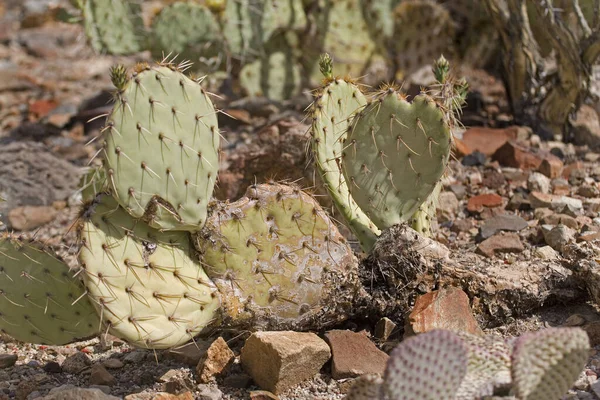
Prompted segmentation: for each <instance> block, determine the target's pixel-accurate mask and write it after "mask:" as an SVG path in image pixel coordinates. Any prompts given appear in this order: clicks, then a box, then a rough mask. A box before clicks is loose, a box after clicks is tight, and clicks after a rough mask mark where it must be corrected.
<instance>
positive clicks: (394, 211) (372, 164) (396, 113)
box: [342, 87, 452, 229]
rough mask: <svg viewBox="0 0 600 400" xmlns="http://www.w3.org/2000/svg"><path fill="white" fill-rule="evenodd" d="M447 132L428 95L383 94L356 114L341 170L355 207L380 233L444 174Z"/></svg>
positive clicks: (419, 201) (418, 202)
mask: <svg viewBox="0 0 600 400" xmlns="http://www.w3.org/2000/svg"><path fill="white" fill-rule="evenodd" d="M451 141H452V138H451V134H450V130H449V128H448V125H447V123H446V122H445V118H444V114H443V113H442V111H441V110H440V108H439V107H438V106H437V104H436V102H435V101H433V100H432V99H431V98H430V97H429V96H427V95H424V94H420V95H418V96H416V97H415V98H414V100H413V102H412V103H409V102H408V101H406V100H405V99H404V97H403V96H402V95H401V94H400V93H399V92H398V91H396V90H395V89H393V88H391V87H390V88H389V89H387V90H384V91H383V92H382V93H381V94H380V95H379V96H377V97H376V98H375V99H374V100H373V101H371V102H370V103H369V104H368V105H367V106H366V107H365V108H364V109H363V110H362V111H361V112H360V113H358V114H357V115H356V117H355V118H354V120H353V122H352V126H351V127H350V132H349V134H348V137H347V138H346V141H345V143H344V152H343V155H342V167H343V172H344V176H345V177H346V182H347V185H348V187H349V189H350V193H351V195H352V197H353V198H354V200H355V201H356V204H358V206H359V207H360V208H361V209H362V210H363V211H364V212H365V214H366V215H367V216H368V217H369V218H370V219H371V221H373V223H375V225H377V227H378V228H379V229H384V228H387V227H390V226H392V225H395V224H397V223H401V222H405V221H407V220H408V219H409V218H410V217H411V216H412V215H413V214H414V213H415V211H416V210H417V209H418V207H419V206H420V205H421V204H422V203H423V202H425V201H426V200H427V198H428V197H429V195H430V194H431V193H432V192H433V190H434V189H435V186H436V184H437V183H438V181H439V180H440V178H441V176H442V174H443V173H444V172H445V170H446V166H447V163H448V158H449V156H450V150H451Z"/></svg>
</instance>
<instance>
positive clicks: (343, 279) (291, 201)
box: [195, 184, 358, 329]
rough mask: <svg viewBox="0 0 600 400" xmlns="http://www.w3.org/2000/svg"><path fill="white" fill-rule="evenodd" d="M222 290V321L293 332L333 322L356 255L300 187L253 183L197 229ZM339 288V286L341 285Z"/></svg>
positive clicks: (344, 301) (349, 294)
mask: <svg viewBox="0 0 600 400" xmlns="http://www.w3.org/2000/svg"><path fill="white" fill-rule="evenodd" d="M195 244H196V248H197V249H198V251H199V252H200V254H201V261H202V265H203V266H204V268H205V270H206V273H207V274H208V276H209V277H210V278H211V279H212V280H213V281H214V282H215V284H216V285H217V287H218V288H219V291H220V292H221V299H222V304H223V309H224V314H225V317H224V320H225V322H224V324H225V326H232V327H237V328H241V327H249V328H261V329H299V328H301V327H302V326H303V323H306V321H311V320H312V321H313V322H312V323H313V324H315V325H313V326H318V325H320V324H321V325H326V324H327V322H329V323H331V322H332V321H335V320H336V319H339V318H340V316H341V315H342V314H343V312H341V311H340V309H339V306H340V305H342V306H343V307H346V306H348V305H350V304H351V301H352V300H351V299H352V298H353V296H354V295H355V292H356V290H357V287H358V284H357V281H356V279H357V265H356V259H355V257H354V255H353V254H352V251H351V249H350V247H349V246H348V245H347V244H346V242H345V240H344V238H343V237H342V236H341V235H340V233H339V232H338V230H337V228H336V227H335V225H334V224H333V222H332V221H331V220H330V219H329V218H328V217H327V215H326V214H325V213H324V212H323V210H322V209H321V207H320V206H319V204H318V203H317V202H316V201H315V200H314V199H313V198H311V197H310V196H308V195H307V194H305V193H303V192H302V191H301V190H300V189H297V188H295V187H291V186H285V185H279V184H264V185H253V186H251V187H249V188H248V190H247V191H246V196H245V197H242V198H241V199H240V200H238V201H236V202H234V203H230V204H223V205H220V206H217V208H216V209H215V210H213V212H212V214H211V216H210V217H209V219H208V221H207V223H206V226H205V228H204V230H203V231H202V232H199V233H198V234H196V240H195ZM340 288H343V290H340Z"/></svg>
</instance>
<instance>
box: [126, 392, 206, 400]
mask: <svg viewBox="0 0 600 400" xmlns="http://www.w3.org/2000/svg"><path fill="white" fill-rule="evenodd" d="M124 400H194V395H193V394H192V392H185V393H180V394H171V393H164V392H159V393H134V394H130V395H128V396H125V399H124Z"/></svg>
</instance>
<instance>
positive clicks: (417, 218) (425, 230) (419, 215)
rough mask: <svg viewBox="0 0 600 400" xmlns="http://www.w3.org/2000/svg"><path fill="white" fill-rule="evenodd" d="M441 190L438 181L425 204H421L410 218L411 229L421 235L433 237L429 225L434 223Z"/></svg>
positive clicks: (441, 186) (440, 183)
mask: <svg viewBox="0 0 600 400" xmlns="http://www.w3.org/2000/svg"><path fill="white" fill-rule="evenodd" d="M442 188H443V185H442V182H441V181H440V182H438V184H437V185H435V189H433V192H431V194H430V195H429V197H428V198H427V200H426V201H425V203H423V204H421V206H420V207H419V208H418V209H417V211H416V212H415V213H414V214H413V215H412V217H411V218H410V223H411V226H412V228H413V229H414V230H415V231H417V232H419V233H420V234H421V235H424V236H427V237H432V236H433V231H432V227H431V225H432V221H434V220H435V217H436V212H437V205H438V199H439V197H440V193H441V191H442Z"/></svg>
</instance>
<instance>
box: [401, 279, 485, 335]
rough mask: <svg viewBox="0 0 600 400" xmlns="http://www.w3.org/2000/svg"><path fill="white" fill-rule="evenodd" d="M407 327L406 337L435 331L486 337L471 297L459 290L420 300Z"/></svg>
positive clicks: (447, 289)
mask: <svg viewBox="0 0 600 400" xmlns="http://www.w3.org/2000/svg"><path fill="white" fill-rule="evenodd" d="M404 328H405V329H404V337H405V338H406V337H409V336H413V335H415V334H419V333H425V332H429V331H431V330H434V329H446V330H451V331H454V332H466V333H471V334H474V335H482V334H483V331H482V330H481V328H480V327H479V324H478V323H477V321H476V320H475V317H474V316H473V313H472V311H471V306H470V305H469V296H467V294H466V293H465V292H463V291H462V290H461V289H459V288H455V287H449V288H445V289H440V290H434V291H432V292H429V293H426V294H424V295H422V296H419V297H417V300H416V302H415V305H414V307H413V310H412V312H411V313H410V315H409V316H408V318H407V320H406V323H405V326H404Z"/></svg>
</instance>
